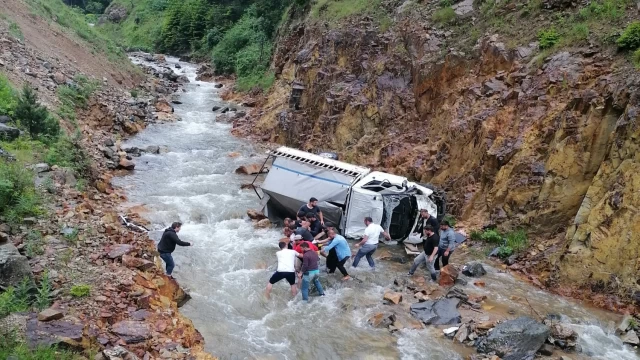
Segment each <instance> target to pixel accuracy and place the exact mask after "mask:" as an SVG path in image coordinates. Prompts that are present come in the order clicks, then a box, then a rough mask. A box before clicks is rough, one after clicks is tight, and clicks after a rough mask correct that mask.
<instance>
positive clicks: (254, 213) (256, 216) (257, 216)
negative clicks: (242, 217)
mask: <svg viewBox="0 0 640 360" xmlns="http://www.w3.org/2000/svg"><path fill="white" fill-rule="evenodd" d="M247 216H249V218H250V219H251V220H258V221H259V220H262V219H266V218H267V217H266V216H265V215H264V214H263V213H262V211H258V210H255V209H249V210H247Z"/></svg>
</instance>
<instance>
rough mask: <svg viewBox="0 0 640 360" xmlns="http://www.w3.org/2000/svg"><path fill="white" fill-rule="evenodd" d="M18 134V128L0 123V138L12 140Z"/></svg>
mask: <svg viewBox="0 0 640 360" xmlns="http://www.w3.org/2000/svg"><path fill="white" fill-rule="evenodd" d="M19 136H20V130H18V129H16V128H13V127H11V126H7V125H5V124H0V140H7V141H13V140H15V139H17V138H18V137H19Z"/></svg>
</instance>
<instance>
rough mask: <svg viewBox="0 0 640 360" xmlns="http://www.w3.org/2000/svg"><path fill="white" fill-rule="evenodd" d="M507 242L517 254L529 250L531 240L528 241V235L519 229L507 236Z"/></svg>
mask: <svg viewBox="0 0 640 360" xmlns="http://www.w3.org/2000/svg"><path fill="white" fill-rule="evenodd" d="M505 238H506V240H507V242H506V245H507V246H508V247H510V248H512V249H513V251H515V252H520V251H523V250H525V249H526V248H527V245H528V244H529V240H528V239H527V233H526V232H525V231H524V229H518V230H515V231H511V232H508V233H507V234H505Z"/></svg>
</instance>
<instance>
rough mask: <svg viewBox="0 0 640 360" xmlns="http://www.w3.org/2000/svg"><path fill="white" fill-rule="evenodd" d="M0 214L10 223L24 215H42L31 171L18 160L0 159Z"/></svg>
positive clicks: (16, 221) (17, 220)
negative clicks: (0, 206) (12, 161)
mask: <svg viewBox="0 0 640 360" xmlns="http://www.w3.org/2000/svg"><path fill="white" fill-rule="evenodd" d="M0 204H3V206H2V209H0V214H2V215H3V216H4V217H6V219H7V221H9V222H10V223H19V222H21V221H22V219H23V218H25V217H31V216H38V215H42V214H43V213H44V211H43V210H42V208H41V207H40V204H41V199H40V197H39V196H38V194H37V193H36V190H35V186H34V183H33V173H32V172H31V170H28V169H25V167H24V165H23V164H20V163H19V162H16V163H9V162H6V161H4V160H0Z"/></svg>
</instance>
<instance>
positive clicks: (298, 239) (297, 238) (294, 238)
mask: <svg viewBox="0 0 640 360" xmlns="http://www.w3.org/2000/svg"><path fill="white" fill-rule="evenodd" d="M293 241H295V242H296V243H297V242H299V241H302V235H296V236H294V237H293Z"/></svg>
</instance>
